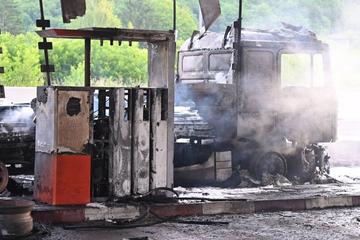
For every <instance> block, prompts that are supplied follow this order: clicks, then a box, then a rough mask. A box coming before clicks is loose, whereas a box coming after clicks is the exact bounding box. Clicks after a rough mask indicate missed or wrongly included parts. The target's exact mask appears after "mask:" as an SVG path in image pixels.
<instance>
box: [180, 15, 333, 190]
mask: <svg viewBox="0 0 360 240" xmlns="http://www.w3.org/2000/svg"><path fill="white" fill-rule="evenodd" d="M282 24H283V26H282V27H281V28H278V29H273V30H254V29H242V30H241V32H240V33H239V30H240V29H241V26H240V27H239V24H238V22H235V23H234V24H233V25H232V26H231V27H228V28H227V30H226V31H225V33H205V34H203V35H200V36H199V35H193V36H192V38H190V39H188V40H187V41H186V42H185V43H184V44H183V45H182V46H181V47H180V50H179V53H178V68H177V71H178V74H177V79H176V83H177V84H176V91H175V94H176V96H175V97H176V103H177V105H178V106H177V107H176V108H175V136H176V143H175V159H174V164H175V183H176V184H178V185H179V184H180V185H186V184H189V183H190V184H191V182H192V181H193V180H196V181H199V180H204V178H207V180H209V179H212V180H215V181H219V179H217V177H216V175H217V174H216V173H217V172H216V170H215V169H216V156H217V155H216V154H217V153H221V152H228V153H229V154H228V157H227V158H231V171H235V170H236V169H247V170H248V171H249V172H250V173H252V174H254V176H256V178H257V179H259V180H262V178H264V177H265V176H266V175H269V174H270V175H277V174H279V175H282V176H286V177H288V178H289V179H295V180H298V181H302V182H305V181H309V180H310V179H312V178H314V177H315V176H316V175H317V174H323V173H328V172H329V155H328V154H327V152H326V149H325V147H323V146H322V145H321V144H320V143H323V142H332V141H336V139H337V136H336V135H337V108H338V107H337V106H338V103H337V98H336V93H335V89H334V86H333V83H332V79H331V66H330V58H329V46H328V45H327V44H326V43H323V42H322V41H320V40H318V39H317V36H316V35H315V34H314V33H313V32H312V31H311V30H309V29H308V28H306V27H301V26H293V25H290V24H287V23H282ZM209 161H210V162H214V163H210V164H209ZM206 168H208V169H206ZM192 170H194V173H195V174H194V175H193V176H192V175H191V172H192ZM184 172H186V174H184ZM201 175H202V176H201Z"/></svg>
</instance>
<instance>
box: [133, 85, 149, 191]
mask: <svg viewBox="0 0 360 240" xmlns="http://www.w3.org/2000/svg"><path fill="white" fill-rule="evenodd" d="M149 95H150V93H149V90H148V89H141V88H135V89H133V99H134V110H133V116H132V121H133V122H132V137H133V138H132V156H133V158H132V192H133V194H137V193H147V192H148V191H149V190H150V178H149V175H150V162H149V161H150V116H149V114H150V112H149V111H150V109H149V100H150V98H149Z"/></svg>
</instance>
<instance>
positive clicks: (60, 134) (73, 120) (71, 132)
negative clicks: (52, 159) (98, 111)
mask: <svg viewBox="0 0 360 240" xmlns="http://www.w3.org/2000/svg"><path fill="white" fill-rule="evenodd" d="M88 99H89V91H59V92H58V104H57V108H58V131H57V138H58V143H57V152H58V153H61V152H78V153H79V152H82V151H83V150H84V147H85V145H86V144H87V143H88V142H89V116H90V111H89V110H90V109H89V108H90V107H89V102H88Z"/></svg>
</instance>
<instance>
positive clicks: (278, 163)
mask: <svg viewBox="0 0 360 240" xmlns="http://www.w3.org/2000/svg"><path fill="white" fill-rule="evenodd" d="M253 171H254V173H255V175H256V177H257V179H259V180H261V179H262V176H263V174H264V173H267V174H271V175H274V176H275V175H277V174H280V175H282V176H285V175H286V173H287V163H286V159H285V158H284V157H283V156H282V155H281V154H280V153H277V152H266V153H264V154H262V155H260V157H259V158H257V159H255V162H254V165H253Z"/></svg>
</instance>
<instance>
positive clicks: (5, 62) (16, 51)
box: [0, 33, 43, 86]
mask: <svg viewBox="0 0 360 240" xmlns="http://www.w3.org/2000/svg"><path fill="white" fill-rule="evenodd" d="M37 40H38V38H37V37H36V35H35V34H34V33H27V34H26V35H23V34H19V35H17V36H14V35H11V34H10V33H5V34H1V35H0V46H2V47H3V54H1V55H0V64H1V66H3V67H4V68H5V73H4V74H2V75H1V76H0V78H1V83H2V84H3V85H5V86H38V85H42V84H43V74H42V73H41V71H40V60H39V59H40V56H39V50H38V49H37Z"/></svg>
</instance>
